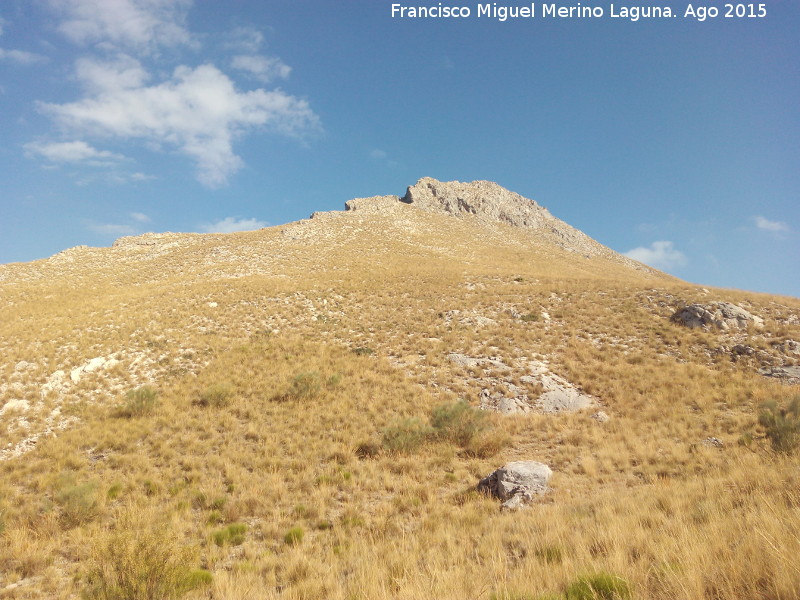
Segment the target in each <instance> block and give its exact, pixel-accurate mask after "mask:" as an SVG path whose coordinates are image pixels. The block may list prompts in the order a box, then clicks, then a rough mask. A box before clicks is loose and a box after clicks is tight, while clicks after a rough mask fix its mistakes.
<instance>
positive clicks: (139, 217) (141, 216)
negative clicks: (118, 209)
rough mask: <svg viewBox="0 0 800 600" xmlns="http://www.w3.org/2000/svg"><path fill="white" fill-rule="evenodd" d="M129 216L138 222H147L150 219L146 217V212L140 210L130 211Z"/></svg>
mask: <svg viewBox="0 0 800 600" xmlns="http://www.w3.org/2000/svg"><path fill="white" fill-rule="evenodd" d="M130 217H131V219H133V220H134V221H138V222H139V223H149V222H150V220H151V219H150V217H148V216H147V215H146V214H144V213H140V212H132V213H130Z"/></svg>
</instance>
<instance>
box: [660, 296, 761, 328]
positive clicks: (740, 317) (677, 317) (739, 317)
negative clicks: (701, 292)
mask: <svg viewBox="0 0 800 600" xmlns="http://www.w3.org/2000/svg"><path fill="white" fill-rule="evenodd" d="M672 320H673V321H674V322H676V323H680V324H681V325H685V326H686V327H689V328H695V327H709V326H713V327H716V328H718V329H722V330H726V329H747V327H748V326H750V325H755V326H756V327H760V326H761V325H763V324H764V320H763V319H762V318H761V317H758V316H756V315H752V314H750V313H749V312H748V311H746V310H745V309H743V308H742V307H741V306H737V305H735V304H731V303H730V302H711V303H710V304H690V305H689V306H685V307H683V308H681V309H680V310H678V311H676V312H675V314H673V315H672Z"/></svg>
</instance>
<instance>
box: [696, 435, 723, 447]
mask: <svg viewBox="0 0 800 600" xmlns="http://www.w3.org/2000/svg"><path fill="white" fill-rule="evenodd" d="M700 443H701V444H703V446H706V447H707V448H722V447H723V446H725V443H724V442H723V441H722V440H721V439H719V438H715V437H707V438H706V439H704V440H703V441H702V442H700Z"/></svg>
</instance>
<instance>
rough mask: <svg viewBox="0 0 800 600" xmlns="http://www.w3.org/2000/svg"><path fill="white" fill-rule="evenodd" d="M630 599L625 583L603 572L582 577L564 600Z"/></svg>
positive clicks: (570, 587) (569, 589)
mask: <svg viewBox="0 0 800 600" xmlns="http://www.w3.org/2000/svg"><path fill="white" fill-rule="evenodd" d="M630 597H631V590H630V585H629V584H628V582H627V581H625V580H624V579H623V578H622V577H618V576H617V575H612V574H610V573H604V572H600V573H595V574H593V575H582V576H581V577H578V579H577V580H576V581H575V582H574V583H572V584H570V585H569V587H567V591H566V600H626V599H627V598H630Z"/></svg>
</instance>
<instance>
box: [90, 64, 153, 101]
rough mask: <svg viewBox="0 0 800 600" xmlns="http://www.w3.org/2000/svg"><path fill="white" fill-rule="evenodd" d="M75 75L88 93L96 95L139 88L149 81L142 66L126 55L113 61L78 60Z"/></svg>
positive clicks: (148, 75) (147, 74) (148, 76)
mask: <svg viewBox="0 0 800 600" xmlns="http://www.w3.org/2000/svg"><path fill="white" fill-rule="evenodd" d="M75 74H76V75H77V77H78V79H79V80H80V81H81V83H83V85H84V87H85V88H86V90H87V91H88V92H89V93H96V94H101V93H103V92H113V91H115V90H129V89H135V88H139V87H142V86H143V85H144V83H145V82H146V81H147V80H148V79H150V74H149V73H148V72H147V71H146V70H145V68H144V67H143V66H142V64H141V63H140V62H139V61H138V60H136V59H135V58H132V57H130V56H128V55H126V54H119V55H117V56H116V58H114V59H113V60H98V59H95V58H79V59H78V60H77V61H75Z"/></svg>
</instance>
